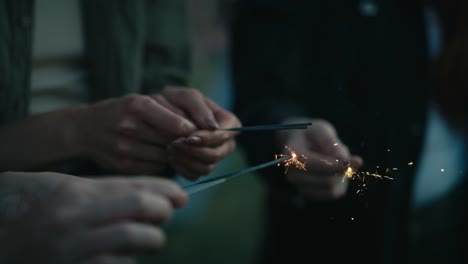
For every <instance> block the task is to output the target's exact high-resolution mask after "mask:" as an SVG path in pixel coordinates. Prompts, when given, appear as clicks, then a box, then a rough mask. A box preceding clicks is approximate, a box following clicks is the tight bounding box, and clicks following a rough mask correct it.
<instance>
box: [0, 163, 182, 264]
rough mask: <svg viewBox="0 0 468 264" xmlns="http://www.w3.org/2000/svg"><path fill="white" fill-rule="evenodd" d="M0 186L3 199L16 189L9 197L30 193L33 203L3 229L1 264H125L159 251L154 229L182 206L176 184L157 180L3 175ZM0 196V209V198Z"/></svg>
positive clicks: (0, 199)
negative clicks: (38, 261) (138, 256)
mask: <svg viewBox="0 0 468 264" xmlns="http://www.w3.org/2000/svg"><path fill="white" fill-rule="evenodd" d="M0 186H1V188H2V190H3V191H5V190H6V191H7V193H10V195H11V194H12V193H15V190H18V189H21V190H22V192H21V193H19V194H17V196H28V195H31V192H34V196H35V197H36V198H35V199H34V200H33V201H32V202H31V203H29V204H28V208H27V209H26V210H24V211H23V212H18V214H17V215H14V216H10V221H7V222H5V221H3V225H1V227H0V245H1V247H0V248H1V249H0V261H1V262H2V263H31V262H34V261H37V260H38V259H40V261H41V263H47V264H53V263H71V264H72V263H104V262H105V263H108V262H112V263H113V262H118V261H130V260H131V257H132V255H133V254H141V253H149V252H157V251H159V250H160V249H161V248H162V247H163V245H164V243H165V236H164V233H163V231H162V229H161V228H160V226H159V225H160V224H161V223H163V222H166V221H167V220H169V219H170V217H171V214H172V211H173V209H174V208H177V207H181V206H183V205H185V204H186V202H187V196H186V194H185V193H184V191H183V190H182V189H181V188H180V187H179V186H178V185H177V184H176V183H174V182H171V181H169V180H165V179H159V178H150V179H148V178H137V179H124V178H108V179H102V180H90V179H85V178H80V177H74V176H70V175H64V174H56V173H12V172H7V173H2V174H0ZM3 191H2V192H1V193H0V194H1V195H0V202H1V204H4V203H3V201H4V199H5V198H6V197H5V195H4V192H3ZM0 209H3V207H2V208H0ZM1 220H4V219H1ZM148 223H152V224H148ZM24 252H28V254H24ZM106 261H107V262H106ZM119 263H120V262H119Z"/></svg>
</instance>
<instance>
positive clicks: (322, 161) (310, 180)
mask: <svg viewBox="0 0 468 264" xmlns="http://www.w3.org/2000/svg"><path fill="white" fill-rule="evenodd" d="M285 122H286V123H290V122H312V125H311V126H310V127H309V128H308V129H304V130H283V131H278V132H277V133H276V144H277V145H278V146H280V147H282V146H285V145H287V146H289V147H290V148H291V149H292V150H294V151H295V152H296V153H297V154H298V155H304V156H306V157H307V160H306V164H305V165H306V171H302V170H296V169H290V170H288V173H287V175H286V178H287V180H288V182H289V183H291V184H292V185H293V186H295V187H296V189H297V191H298V193H299V194H300V195H301V196H302V197H304V198H305V199H308V200H321V201H330V200H336V199H339V198H341V197H343V196H344V195H345V194H346V190H347V186H348V181H349V180H348V178H346V177H344V176H345V172H346V170H347V169H348V167H351V168H353V170H357V169H359V168H360V167H361V166H362V165H363V160H362V158H361V157H359V156H356V155H352V154H351V153H350V151H349V149H348V147H347V146H346V145H345V144H343V142H341V140H340V139H339V137H338V135H337V132H336V130H335V128H334V127H333V125H332V124H330V123H329V122H327V121H325V120H320V119H310V118H291V119H288V120H285Z"/></svg>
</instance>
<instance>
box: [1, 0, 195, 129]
mask: <svg viewBox="0 0 468 264" xmlns="http://www.w3.org/2000/svg"><path fill="white" fill-rule="evenodd" d="M81 3H82V14H83V18H84V19H83V21H84V22H83V23H84V38H85V49H86V51H85V52H86V54H85V57H86V58H85V64H86V67H87V70H88V76H89V91H88V95H89V100H90V101H91V102H92V101H96V100H100V99H104V98H108V97H112V96H119V95H124V94H128V93H153V92H155V91H158V90H159V89H160V88H161V87H162V86H163V85H183V84H186V82H187V79H188V73H189V65H190V62H189V54H188V51H189V50H188V47H189V46H188V41H189V40H188V36H189V35H188V30H187V29H188V25H187V22H188V21H187V16H186V10H185V4H184V3H185V1H181V0H113V1H109V0H83V1H81ZM33 4H34V1H33V0H0V125H2V124H6V123H9V122H13V121H15V120H17V119H19V118H23V117H25V116H26V115H27V114H28V106H29V89H30V87H29V83H30V73H31V55H32V32H33V29H34V25H33V23H32V22H33V21H34V19H33Z"/></svg>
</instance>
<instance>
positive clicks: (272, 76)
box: [231, 0, 467, 263]
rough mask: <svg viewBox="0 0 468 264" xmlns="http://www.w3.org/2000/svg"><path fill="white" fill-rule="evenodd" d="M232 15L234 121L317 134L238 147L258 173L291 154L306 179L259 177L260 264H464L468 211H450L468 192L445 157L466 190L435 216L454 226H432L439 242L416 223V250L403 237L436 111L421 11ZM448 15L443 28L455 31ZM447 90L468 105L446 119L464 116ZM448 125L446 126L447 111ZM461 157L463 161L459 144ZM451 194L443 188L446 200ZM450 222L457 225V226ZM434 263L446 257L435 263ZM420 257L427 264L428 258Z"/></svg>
mask: <svg viewBox="0 0 468 264" xmlns="http://www.w3.org/2000/svg"><path fill="white" fill-rule="evenodd" d="M449 10H452V11H453V10H460V9H457V8H451V9H449ZM465 10H466V9H465ZM233 12H234V14H233V20H232V25H231V33H232V36H231V39H232V43H231V47H232V61H233V65H232V67H233V76H234V91H235V101H236V103H235V104H236V106H235V111H234V112H235V113H236V114H237V115H238V116H239V117H240V118H241V119H242V120H243V123H244V125H252V124H269V123H289V122H312V125H311V127H310V128H309V129H306V130H290V131H278V132H271V133H261V134H260V133H250V134H243V135H240V137H239V140H240V143H241V146H242V147H243V149H244V150H245V151H244V152H245V154H246V157H247V159H248V161H249V162H251V163H253V164H255V163H258V162H261V161H265V160H269V159H271V158H272V157H273V156H274V154H278V153H287V150H286V149H285V146H288V147H289V148H291V149H292V150H293V151H295V152H296V153H297V154H298V155H301V154H303V155H305V156H306V157H307V160H305V166H306V171H300V170H294V169H292V168H290V169H289V170H288V172H287V174H286V175H284V174H285V172H284V169H283V168H281V167H274V168H268V169H265V170H263V171H262V172H261V179H262V180H263V182H265V187H266V197H265V215H264V218H265V219H264V220H265V221H264V236H263V237H262V240H261V251H260V259H259V262H260V263H271V262H278V261H284V262H288V263H291V262H303V261H304V259H312V258H314V259H315V258H317V259H325V260H326V261H327V262H328V263H342V262H344V261H349V260H350V259H353V258H355V259H356V261H359V262H361V263H406V262H408V260H409V259H412V260H413V261H417V262H418V261H419V260H421V259H425V260H431V261H432V262H434V261H435V260H436V259H437V260H439V261H444V259H445V260H447V259H450V260H459V259H466V254H464V253H463V252H466V250H465V251H464V250H463V248H464V246H463V245H466V243H458V242H460V241H463V236H464V235H463V234H466V233H464V232H462V233H458V234H457V233H455V232H454V229H460V228H462V230H466V229H463V224H462V225H459V222H460V223H463V219H466V217H463V215H464V213H463V212H466V210H465V209H464V208H463V205H462V204H461V203H462V202H461V201H462V200H463V199H459V200H458V201H457V200H455V197H458V198H461V197H465V196H466V195H465V194H466V192H462V190H463V186H466V184H464V183H466V182H467V181H466V178H467V177H465V176H463V175H465V174H466V168H464V167H466V162H463V161H462V160H463V159H462V157H464V156H463V154H462V152H461V153H458V154H455V155H454V156H453V160H454V161H457V162H458V164H457V167H458V168H460V172H461V177H460V178H461V179H463V178H464V179H465V180H460V181H459V182H457V184H456V185H454V186H458V187H457V189H458V192H456V193H458V194H457V195H454V196H452V198H451V199H450V202H452V203H451V206H449V207H443V206H440V205H441V204H442V203H437V205H435V208H438V209H439V213H441V212H443V210H448V211H450V212H451V214H449V215H450V216H458V217H459V218H454V219H452V220H453V221H450V222H439V223H437V224H438V225H434V226H437V228H438V229H437V230H439V231H438V232H437V234H433V235H432V236H431V235H429V234H430V231H429V230H430V228H428V225H424V224H422V222H423V221H422V222H420V223H418V226H424V228H425V233H424V234H425V235H421V232H419V234H418V235H417V237H418V238H417V239H416V240H414V236H415V233H414V232H416V233H418V232H417V231H414V227H413V226H414V224H411V225H410V222H411V219H412V218H411V214H410V212H411V210H412V209H411V199H414V197H413V195H414V193H413V190H412V187H413V182H414V178H415V177H414V176H413V175H416V171H419V170H420V169H419V167H420V166H419V160H420V159H423V158H424V156H425V154H427V153H425V152H424V151H422V147H423V144H425V141H427V139H426V136H425V135H426V133H429V131H426V129H425V128H426V124H428V123H429V122H430V120H428V117H427V116H426V113H427V112H428V109H429V106H430V105H431V104H432V102H435V104H436V105H441V104H440V101H439V99H440V97H439V96H434V95H433V92H432V86H433V85H434V82H435V81H433V79H431V78H433V77H434V75H432V72H430V70H429V68H430V66H429V65H430V61H429V60H430V59H429V55H428V50H427V43H426V41H427V38H426V37H427V36H426V22H425V13H424V8H423V6H422V5H421V3H420V2H418V1H385V0H382V1H373V0H362V1H296V2H294V3H290V2H287V3H286V2H284V1H262V0H257V1H238V3H237V6H235V9H234V11H233ZM451 14H452V15H448V16H447V17H455V16H453V13H451ZM460 29H462V27H460ZM459 47H462V45H460V46H459ZM461 54H462V53H461ZM454 57H457V58H459V56H452V57H451V58H454ZM450 63H451V64H450V65H452V66H454V65H457V64H455V63H453V61H451V62H450ZM454 67H455V66H454ZM457 69H458V70H460V69H462V68H457ZM446 72H451V71H446ZM457 72H461V70H460V71H457ZM460 76H462V75H461V74H460V75H459V76H455V77H456V78H447V79H444V82H441V84H443V85H444V84H447V82H446V81H447V80H452V79H453V80H462V78H460ZM457 78H458V79H457ZM434 86H435V85H434ZM440 87H444V86H440ZM453 87H458V88H460V89H459V90H463V91H464V92H462V93H461V94H459V97H457V98H458V100H455V101H452V102H449V103H448V105H451V106H452V107H454V108H457V109H460V108H463V107H465V106H466V102H464V101H463V100H464V99H465V101H466V96H462V95H463V94H466V85H463V86H452V85H451V88H453ZM444 89H446V90H448V88H447V87H444ZM439 91H440V90H439ZM444 94H445V93H444ZM463 98H464V99H463ZM453 102H458V103H455V104H453ZM446 105H447V104H446ZM462 110H463V109H462ZM465 110H466V109H465ZM453 112H455V113H456V114H457V116H458V117H459V118H457V120H458V121H459V122H457V123H458V124H462V127H463V126H466V123H464V122H466V121H465V120H464V119H466V111H452V113H453ZM442 116H447V117H450V116H453V115H447V114H446V112H445V111H443V115H442ZM447 119H448V120H451V118H447ZM460 120H461V121H460ZM451 123H453V122H449V124H451ZM457 130H458V131H460V129H459V126H458V128H457V129H455V131H457ZM461 131H464V130H463V129H461ZM465 131H466V130H465ZM463 133H465V132H462V135H463ZM462 138H463V137H462ZM465 138H466V134H465ZM463 142H465V143H463ZM459 145H460V146H462V148H463V146H465V148H466V141H460V143H459ZM460 158H461V159H460ZM438 162H440V161H438ZM415 164H417V166H414V165H415ZM435 164H440V163H434V165H435ZM348 170H351V171H361V172H363V173H366V172H367V173H368V175H369V176H367V177H366V178H365V180H364V181H360V180H353V179H350V177H347V174H346V173H347V172H348ZM447 170H448V169H447ZM454 171H455V169H454ZM439 172H440V171H439ZM457 173H458V172H457ZM371 174H379V175H383V176H387V177H389V178H390V179H391V180H389V179H386V178H383V179H380V178H376V177H372V176H370V175H371ZM452 174H453V171H452ZM452 187H453V186H452ZM451 191H453V189H451V188H447V189H445V190H444V192H443V194H444V195H448V194H450V193H451ZM464 193H465V194H464ZM444 195H443V196H442V200H443V197H445V196H444ZM438 199H441V198H440V197H438ZM438 199H436V200H435V201H438ZM443 204H445V205H447V204H450V203H448V202H445V203H443ZM424 211H425V212H428V211H427V210H424ZM429 211H430V212H435V211H434V210H429ZM446 212H447V211H446ZM453 212H456V213H455V214H453ZM422 215H424V216H425V217H426V218H423V217H419V219H420V220H421V219H424V220H426V221H429V220H428V219H427V218H431V217H433V216H432V215H431V216H428V213H424V214H422ZM465 215H466V213H465ZM447 218H449V216H448V215H447V217H445V218H444V219H445V220H446V219H447ZM437 219H440V218H437ZM455 219H457V220H456V221H455ZM435 222H437V220H436V219H434V221H432V224H435ZM455 222H457V225H453V226H451V223H455ZM434 226H433V227H434ZM448 226H450V228H447V227H448ZM444 228H445V229H444ZM443 230H446V231H449V230H450V236H452V237H451V238H452V239H453V238H456V239H455V240H452V242H453V241H455V242H454V243H449V244H450V245H457V248H455V249H454V252H456V253H457V255H453V256H452V258H447V257H448V256H450V255H451V254H450V253H449V252H450V251H447V250H445V249H446V248H447V247H445V246H442V245H439V247H436V245H437V244H440V243H446V242H445V241H441V240H438V238H449V237H450V236H449V235H447V236H445V237H442V236H437V235H440V234H441V233H442V232H443ZM429 237H430V239H431V240H430V242H428V243H429V244H430V245H431V247H422V246H418V247H417V248H418V252H415V251H412V250H411V248H412V247H413V246H415V245H416V246H417V245H418V244H417V242H415V241H419V242H421V241H424V239H427V238H429ZM460 237H462V238H461V239H460ZM465 237H466V235H465ZM303 241H307V243H304V242H303ZM425 241H427V240H425ZM428 251H430V252H431V253H433V254H429V253H428ZM435 252H442V253H441V254H439V255H437V258H433V259H431V257H433V256H434V255H435V254H436V253H435ZM424 253H427V254H428V255H427V256H428V257H423V256H424ZM444 257H445V258H444ZM459 257H460V258H459ZM432 262H431V263H432ZM453 263H464V262H463V261H461V262H453Z"/></svg>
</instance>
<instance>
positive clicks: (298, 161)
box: [275, 143, 445, 194]
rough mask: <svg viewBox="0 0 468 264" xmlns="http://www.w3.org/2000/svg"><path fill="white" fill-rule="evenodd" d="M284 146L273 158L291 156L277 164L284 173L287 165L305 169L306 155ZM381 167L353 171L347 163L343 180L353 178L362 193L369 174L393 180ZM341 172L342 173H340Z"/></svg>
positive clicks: (388, 169)
mask: <svg viewBox="0 0 468 264" xmlns="http://www.w3.org/2000/svg"><path fill="white" fill-rule="evenodd" d="M334 145H335V146H336V145H337V143H335V144H334ZM285 148H286V149H287V150H288V151H289V154H276V155H275V159H278V158H282V157H287V156H289V157H291V158H289V159H287V160H285V161H283V162H282V163H279V164H278V166H284V168H285V171H284V174H286V173H288V170H289V167H291V166H292V167H294V168H296V169H299V170H303V171H307V169H306V167H305V160H306V159H307V157H306V156H304V155H298V154H297V153H296V152H294V151H293V150H292V149H291V148H290V147H288V146H285ZM387 151H390V149H387ZM322 161H323V162H324V163H325V164H327V165H333V164H332V162H330V161H328V160H322ZM335 161H336V162H340V160H338V159H336V160H335ZM413 165H414V162H409V163H408V166H413ZM381 169H383V168H381V167H380V166H376V169H375V171H374V172H370V171H355V170H354V169H353V168H352V167H351V166H349V165H348V168H347V169H346V171H345V172H344V176H343V181H345V180H346V179H347V180H354V181H357V182H358V184H357V185H358V190H357V191H356V193H358V194H359V193H363V192H364V190H366V189H367V184H366V177H367V176H369V177H374V178H378V179H381V180H384V179H387V180H393V177H391V176H388V175H385V174H382V173H380V172H379V170H381ZM384 170H385V173H386V174H388V173H391V172H392V171H398V168H395V167H394V168H385V169H384ZM440 171H441V172H444V171H445V169H443V168H442V169H441V170H440ZM340 174H342V173H340Z"/></svg>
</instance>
